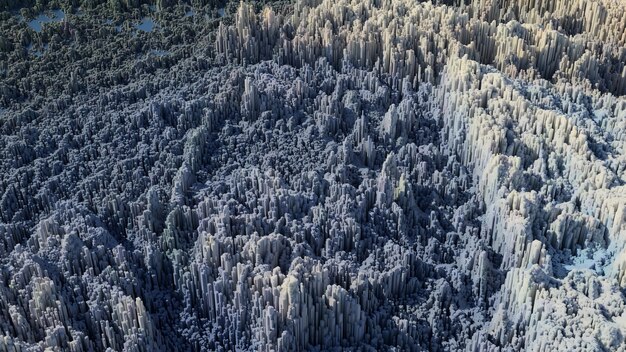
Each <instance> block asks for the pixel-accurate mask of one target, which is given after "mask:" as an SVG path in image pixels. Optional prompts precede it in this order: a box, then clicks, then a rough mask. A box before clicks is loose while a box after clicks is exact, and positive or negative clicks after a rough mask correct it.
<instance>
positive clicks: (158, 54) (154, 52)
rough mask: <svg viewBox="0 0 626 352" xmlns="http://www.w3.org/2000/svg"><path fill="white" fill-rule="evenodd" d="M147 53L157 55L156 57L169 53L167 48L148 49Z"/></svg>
mask: <svg viewBox="0 0 626 352" xmlns="http://www.w3.org/2000/svg"><path fill="white" fill-rule="evenodd" d="M149 54H151V55H154V56H158V57H163V56H166V55H169V54H170V52H169V51H168V50H160V49H158V50H150V52H149Z"/></svg>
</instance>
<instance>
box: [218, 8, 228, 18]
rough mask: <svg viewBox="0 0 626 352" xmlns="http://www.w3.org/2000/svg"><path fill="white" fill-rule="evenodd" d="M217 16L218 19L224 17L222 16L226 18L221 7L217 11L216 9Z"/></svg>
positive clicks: (224, 11)
mask: <svg viewBox="0 0 626 352" xmlns="http://www.w3.org/2000/svg"><path fill="white" fill-rule="evenodd" d="M217 14H218V15H219V16H220V17H224V16H226V10H225V9H224V8H223V7H220V8H219V9H217Z"/></svg>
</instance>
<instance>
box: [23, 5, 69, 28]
mask: <svg viewBox="0 0 626 352" xmlns="http://www.w3.org/2000/svg"><path fill="white" fill-rule="evenodd" d="M48 14H49V15H50V16H49V15H48ZM48 14H46V13H41V14H39V15H38V16H37V17H35V18H34V19H32V20H30V21H29V22H28V26H29V27H30V28H32V29H33V30H34V31H35V32H38V33H39V32H41V30H42V29H43V27H42V26H43V25H44V24H46V23H51V22H61V21H63V19H64V18H65V12H63V11H62V10H52V11H50V12H49V13H48Z"/></svg>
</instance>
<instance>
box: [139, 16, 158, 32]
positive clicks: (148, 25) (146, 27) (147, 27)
mask: <svg viewBox="0 0 626 352" xmlns="http://www.w3.org/2000/svg"><path fill="white" fill-rule="evenodd" d="M154 27H156V23H155V22H154V20H153V19H152V17H144V18H143V19H142V20H141V23H139V24H137V25H135V28H137V29H138V30H140V31H142V32H152V31H153V30H154Z"/></svg>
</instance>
